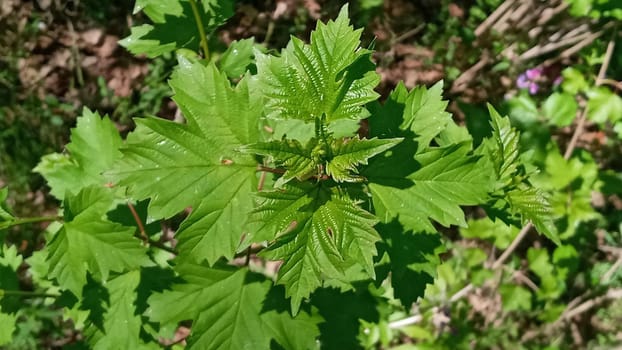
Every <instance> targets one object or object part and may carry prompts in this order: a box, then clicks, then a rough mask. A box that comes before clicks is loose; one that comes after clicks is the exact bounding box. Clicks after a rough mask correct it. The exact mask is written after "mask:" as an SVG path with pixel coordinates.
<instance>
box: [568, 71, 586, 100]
mask: <svg viewBox="0 0 622 350" xmlns="http://www.w3.org/2000/svg"><path fill="white" fill-rule="evenodd" d="M562 77H563V78H564V80H563V82H562V90H564V92H567V93H569V94H571V95H576V94H578V93H579V92H582V91H585V90H587V89H588V87H589V85H588V83H587V81H585V78H584V77H583V74H582V73H581V72H580V71H579V70H578V69H575V68H572V67H568V68H566V69H564V70H563V71H562Z"/></svg>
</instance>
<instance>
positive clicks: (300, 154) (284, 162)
mask: <svg viewBox="0 0 622 350" xmlns="http://www.w3.org/2000/svg"><path fill="white" fill-rule="evenodd" d="M316 146H317V140H316V139H315V138H312V139H311V140H309V142H307V144H306V146H302V145H301V144H300V142H298V141H297V140H288V139H284V140H281V141H270V142H258V143H254V144H250V145H246V146H243V147H240V149H239V150H240V152H244V153H254V154H259V155H262V156H269V157H271V158H272V159H273V162H274V163H276V165H277V166H283V167H285V168H286V169H287V171H285V173H284V174H283V176H281V178H279V182H278V183H277V185H276V186H277V187H280V186H281V185H283V184H285V183H287V182H289V181H290V180H292V179H294V178H297V179H298V180H301V181H304V180H306V179H308V178H309V177H311V175H313V172H314V171H315V172H316V173H317V167H318V165H319V164H318V163H317V162H316V160H315V159H313V156H312V153H313V150H314V148H315V147H316Z"/></svg>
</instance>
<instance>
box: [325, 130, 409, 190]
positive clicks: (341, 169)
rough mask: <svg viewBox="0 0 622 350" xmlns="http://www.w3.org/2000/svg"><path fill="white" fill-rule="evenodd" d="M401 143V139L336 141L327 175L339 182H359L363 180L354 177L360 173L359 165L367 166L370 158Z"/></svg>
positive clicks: (345, 139) (327, 165)
mask: <svg viewBox="0 0 622 350" xmlns="http://www.w3.org/2000/svg"><path fill="white" fill-rule="evenodd" d="M401 141H402V139H401V138H396V139H377V138H373V139H371V140H367V139H363V140H361V139H359V138H358V137H354V138H351V139H348V138H341V139H335V140H333V142H332V143H331V145H330V149H331V153H332V154H331V156H332V158H331V159H330V160H329V161H328V163H327V164H326V173H327V174H328V175H330V176H332V178H333V179H334V180H335V181H337V182H344V181H347V182H359V181H361V180H362V178H361V177H360V176H357V175H354V174H356V173H358V170H357V169H356V166H357V165H360V164H365V165H366V164H367V160H368V159H369V158H371V157H373V156H375V155H377V154H380V153H382V152H384V151H386V150H388V149H390V148H391V147H393V146H395V145H396V144H398V143H400V142H401Z"/></svg>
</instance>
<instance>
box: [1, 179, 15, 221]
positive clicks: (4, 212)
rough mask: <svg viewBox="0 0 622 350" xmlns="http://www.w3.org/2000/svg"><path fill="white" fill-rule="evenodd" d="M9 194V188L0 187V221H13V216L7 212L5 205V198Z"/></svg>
mask: <svg viewBox="0 0 622 350" xmlns="http://www.w3.org/2000/svg"><path fill="white" fill-rule="evenodd" d="M8 196H9V188H8V187H4V188H0V222H3V221H13V219H15V217H14V216H13V215H12V214H11V213H10V212H9V208H8V207H7V205H6V198H7V197H8Z"/></svg>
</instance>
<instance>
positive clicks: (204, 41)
mask: <svg viewBox="0 0 622 350" xmlns="http://www.w3.org/2000/svg"><path fill="white" fill-rule="evenodd" d="M190 6H192V13H193V14H194V20H195V22H196V23H197V29H198V30H199V36H200V39H201V48H202V49H203V56H205V59H206V60H208V61H209V47H208V46H207V36H206V35H205V28H204V27H203V20H202V19H201V13H199V8H198V6H197V2H196V0H190Z"/></svg>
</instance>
